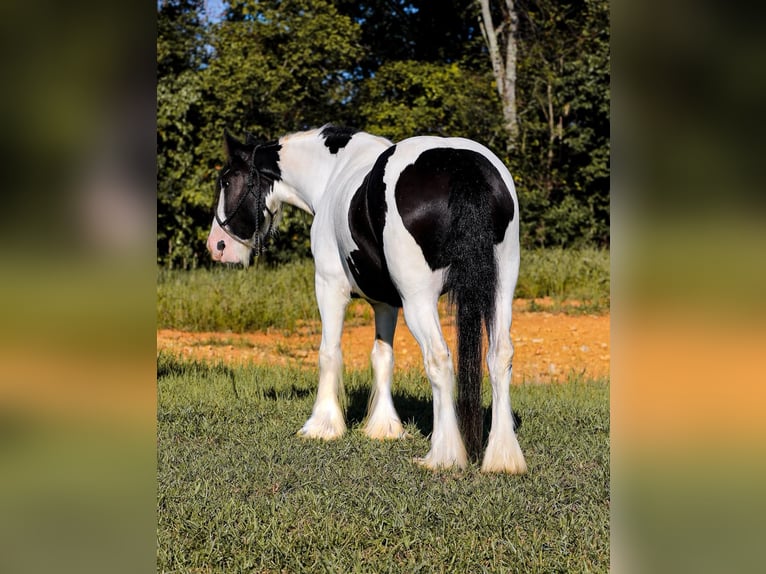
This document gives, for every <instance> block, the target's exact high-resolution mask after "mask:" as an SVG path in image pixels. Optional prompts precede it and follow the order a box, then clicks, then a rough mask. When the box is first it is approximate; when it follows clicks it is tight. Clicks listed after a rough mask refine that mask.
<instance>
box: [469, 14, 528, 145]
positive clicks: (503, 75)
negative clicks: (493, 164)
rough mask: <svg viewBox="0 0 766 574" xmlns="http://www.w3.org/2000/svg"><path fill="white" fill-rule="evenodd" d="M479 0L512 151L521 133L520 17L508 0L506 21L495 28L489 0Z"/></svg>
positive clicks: (482, 26) (482, 27)
mask: <svg viewBox="0 0 766 574" xmlns="http://www.w3.org/2000/svg"><path fill="white" fill-rule="evenodd" d="M478 2H479V6H480V7H481V18H480V19H479V26H480V27H481V31H482V34H483V35H484V41H485V42H486V43H487V48H488V49H489V58H490V61H491V62H492V74H493V75H494V77H495V85H496V86H497V93H498V95H499V96H500V101H501V103H502V106H503V120H504V121H503V124H504V126H505V131H506V132H507V134H508V145H507V150H508V151H511V150H513V149H514V147H515V146H516V139H517V138H518V135H519V125H518V119H517V117H516V52H517V49H516V30H517V28H518V23H519V20H518V17H517V16H516V9H515V6H514V3H513V0H505V2H504V7H503V8H502V9H501V11H502V15H503V21H502V23H501V24H500V25H499V26H498V27H497V28H496V27H495V25H494V23H493V21H492V11H491V10H490V6H489V0H478ZM503 46H504V48H505V49H503Z"/></svg>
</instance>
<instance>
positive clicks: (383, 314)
mask: <svg viewBox="0 0 766 574" xmlns="http://www.w3.org/2000/svg"><path fill="white" fill-rule="evenodd" d="M373 308H374V309H375V343H374V344H373V347H372V354H371V356H370V359H371V361H372V371H373V379H374V380H373V384H372V393H371V394H370V403H369V405H368V408H367V421H366V423H365V425H364V432H365V434H366V435H367V436H369V437H370V438H374V439H381V440H385V439H392V438H401V437H403V436H404V429H403V428H402V421H401V420H400V419H399V415H397V414H396V409H395V408H394V401H393V398H392V397H391V382H392V380H393V376H394V350H393V345H394V331H395V330H396V320H397V317H398V315H399V309H397V308H396V307H391V306H390V305H386V304H384V303H378V304H375V305H374V306H373Z"/></svg>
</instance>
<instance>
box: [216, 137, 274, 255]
mask: <svg viewBox="0 0 766 574" xmlns="http://www.w3.org/2000/svg"><path fill="white" fill-rule="evenodd" d="M224 142H225V147H226V153H227V155H228V161H227V162H226V165H225V166H224V167H223V168H222V169H221V173H220V175H219V177H218V183H217V189H218V202H217V205H216V208H215V216H214V218H213V225H212V227H211V229H210V234H209V235H208V238H207V249H208V251H210V254H211V255H212V257H213V259H214V260H216V261H221V262H224V263H242V264H243V265H245V266H247V265H248V264H249V263H250V255H251V253H253V251H255V254H256V255H259V254H260V252H261V249H262V248H263V241H264V240H265V239H266V237H267V236H268V234H269V233H270V231H271V230H272V229H274V228H275V227H276V224H277V223H278V221H279V217H280V215H281V205H280V203H279V202H277V201H275V200H274V198H273V197H272V192H273V189H274V182H276V181H279V179H280V176H281V174H280V170H279V163H278V160H279V149H280V145H279V144H278V143H276V142H271V143H266V144H256V143H255V141H253V139H252V138H251V137H250V136H248V139H247V142H245V143H242V142H240V141H238V140H237V139H236V138H234V137H233V136H231V134H229V133H228V132H225V134H224ZM270 200H271V201H270ZM270 204H271V205H270Z"/></svg>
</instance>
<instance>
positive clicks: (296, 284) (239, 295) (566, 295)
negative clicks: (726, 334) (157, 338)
mask: <svg viewBox="0 0 766 574" xmlns="http://www.w3.org/2000/svg"><path fill="white" fill-rule="evenodd" d="M516 297H521V298H525V299H533V298H540V297H550V298H551V300H552V303H551V304H550V305H548V306H540V305H537V304H531V305H530V309H531V310H541V309H545V310H549V309H552V310H563V311H564V312H569V313H582V312H588V313H599V312H604V311H608V309H609V251H604V250H597V249H582V250H563V249H541V250H536V251H525V252H524V255H523V257H522V261H521V270H520V276H519V282H518V285H517V287H516ZM572 300H575V301H577V302H578V304H577V305H576V306H570V305H567V304H566V303H567V301H572ZM358 308H364V309H365V310H366V309H367V308H368V306H367V305H366V304H365V303H363V302H361V301H355V302H352V305H351V307H350V309H349V313H350V314H353V313H359V312H360V310H359V309H358ZM318 320H319V313H318V311H317V308H316V300H315V298H314V265H313V261H311V260H308V261H302V262H297V263H290V264H286V265H282V266H279V267H276V268H273V269H270V268H267V267H260V266H259V267H256V268H255V269H253V268H250V269H234V268H232V269H229V268H226V267H223V266H219V267H214V268H212V269H196V270H194V271H177V270H166V269H162V270H160V271H159V275H158V278H157V326H158V327H159V328H169V329H182V330H187V331H232V332H237V333H241V332H246V331H251V330H256V329H265V328H269V327H273V328H278V329H286V330H290V329H293V328H294V327H295V326H296V324H298V323H300V322H301V321H318Z"/></svg>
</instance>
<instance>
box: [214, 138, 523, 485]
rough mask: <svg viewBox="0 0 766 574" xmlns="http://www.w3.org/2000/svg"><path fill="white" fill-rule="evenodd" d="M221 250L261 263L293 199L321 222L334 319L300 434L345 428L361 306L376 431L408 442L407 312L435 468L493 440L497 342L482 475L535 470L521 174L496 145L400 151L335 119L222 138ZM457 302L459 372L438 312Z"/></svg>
mask: <svg viewBox="0 0 766 574" xmlns="http://www.w3.org/2000/svg"><path fill="white" fill-rule="evenodd" d="M224 147H225V150H226V154H227V157H228V160H227V162H226V165H225V166H223V168H222V169H221V170H220V171H219V176H218V181H217V194H218V200H217V206H216V208H215V215H214V218H213V222H212V227H211V229H210V234H209V236H208V239H207V249H208V250H209V252H210V254H211V256H212V258H213V260H215V261H220V262H224V263H239V264H242V265H245V266H247V265H248V263H249V262H250V259H251V257H252V256H253V255H255V256H257V255H260V254H261V252H262V250H263V247H264V242H265V241H266V240H267V238H268V237H269V236H270V235H271V234H272V232H273V230H274V229H276V227H277V225H278V223H279V220H280V217H281V215H282V209H283V205H284V204H288V205H292V206H295V207H297V208H299V209H302V210H304V211H306V212H308V213H309V214H311V215H312V216H313V220H312V224H311V250H312V255H313V258H314V264H315V291H316V299H317V304H318V307H319V313H320V317H321V326H322V335H321V343H320V347H319V385H318V389H317V394H316V399H315V402H314V406H313V409H312V412H311V416H310V417H309V419H308V421H307V422H306V423H305V424H304V425H303V427H302V428H301V429H300V430H299V431H298V434H299V435H300V436H303V437H306V438H316V439H324V440H331V439H336V438H338V437H340V436H341V435H343V434H344V432H345V431H346V423H345V420H344V414H343V411H342V409H341V401H340V396H341V395H342V391H343V387H342V377H341V373H342V366H343V365H342V355H341V334H342V329H343V320H344V316H345V309H346V306H347V304H348V303H349V301H350V299H351V298H352V297H358V298H363V299H365V300H367V301H368V302H369V303H370V304H371V306H372V308H373V310H374V318H375V339H374V342H373V345H372V352H371V355H370V356H371V363H372V367H373V383H372V390H371V395H370V400H369V404H368V413H367V416H366V418H365V421H364V428H363V431H364V433H365V434H367V435H368V436H369V437H370V438H372V439H381V440H385V439H395V438H401V437H404V436H405V432H404V428H403V426H402V422H401V420H400V418H399V416H398V414H397V412H396V409H395V407H394V403H393V398H392V394H391V383H392V378H393V367H394V355H393V342H394V332H395V329H396V324H397V318H398V314H399V309H400V308H401V309H402V310H403V314H404V319H405V321H406V324H407V326H408V327H409V329H410V331H411V333H412V335H413V336H414V338H415V339H416V341H417V343H418V344H419V346H420V349H421V351H422V355H423V362H424V367H425V373H426V375H427V377H428V380H429V381H430V383H431V388H432V394H433V432H432V434H431V447H430V450H429V452H428V453H427V454H426V455H425V456H424V457H423V458H417V459H415V461H416V462H418V463H419V464H421V465H423V466H425V467H426V468H429V469H432V470H437V469H449V468H460V469H462V468H465V467H466V466H467V464H468V461H469V458H470V460H478V458H479V457H480V455H481V449H482V442H483V409H482V406H481V383H482V353H483V349H482V347H483V331H482V325H484V328H485V329H486V332H487V340H488V350H487V354H486V363H487V367H488V370H489V378H490V381H491V384H492V422H491V427H490V432H489V438H488V440H487V446H486V450H485V452H484V458H483V460H482V464H481V470H482V471H484V472H505V473H509V474H522V473H524V472H526V469H527V465H526V461H525V460H524V455H523V454H522V451H521V448H520V446H519V443H518V440H517V437H516V434H515V432H514V424H515V423H514V416H513V412H512V409H511V399H510V381H511V369H512V359H513V345H512V343H511V337H510V328H511V315H512V313H511V303H512V300H513V293H514V289H515V286H516V281H517V278H518V272H519V259H520V254H519V213H518V200H517V197H516V190H515V186H514V182H513V178H512V177H511V174H510V172H509V171H508V169H507V168H506V167H505V166H504V165H503V163H502V162H501V161H500V159H499V158H498V157H497V156H496V155H494V154H493V153H492V152H491V151H490V150H489V149H487V148H486V147H485V146H483V145H481V144H479V143H477V142H475V141H472V140H468V139H463V138H442V137H435V136H418V137H411V138H408V139H405V140H402V141H399V142H398V143H396V144H394V143H393V142H391V141H389V140H387V139H385V138H382V137H378V136H375V135H372V134H368V133H365V132H359V131H355V130H352V129H350V128H345V127H339V126H334V125H332V124H327V125H325V126H323V127H321V128H318V129H313V130H308V131H302V132H298V133H293V134H289V135H285V136H283V137H281V138H279V139H278V140H274V141H267V142H264V143H258V142H257V141H256V140H255V138H253V137H252V135H251V134H248V137H247V139H246V141H245V142H241V141H239V140H238V139H237V138H235V137H234V136H232V135H231V134H230V133H229V132H228V131H227V130H224ZM445 293H447V294H449V297H450V301H451V302H452V303H453V305H452V308H453V309H454V310H455V314H456V326H457V387H458V389H457V390H458V392H457V395H458V396H457V407H456V405H455V399H454V396H453V395H454V394H455V379H456V377H455V372H454V367H453V363H452V355H451V353H450V349H449V347H448V346H447V344H446V342H445V340H444V336H443V334H442V329H441V325H440V320H439V314H438V311H437V302H438V300H439V298H440V296H441V295H443V294H445Z"/></svg>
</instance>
